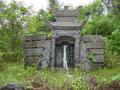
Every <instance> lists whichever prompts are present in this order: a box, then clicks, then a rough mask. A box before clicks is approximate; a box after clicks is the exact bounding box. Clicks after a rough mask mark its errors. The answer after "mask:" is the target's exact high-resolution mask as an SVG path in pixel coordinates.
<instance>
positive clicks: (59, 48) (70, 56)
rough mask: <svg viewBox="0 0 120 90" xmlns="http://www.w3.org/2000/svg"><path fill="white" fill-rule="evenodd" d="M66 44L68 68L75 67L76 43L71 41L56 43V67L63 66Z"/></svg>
mask: <svg viewBox="0 0 120 90" xmlns="http://www.w3.org/2000/svg"><path fill="white" fill-rule="evenodd" d="M64 45H66V46H67V48H66V60H67V65H68V68H73V67H74V44H71V43H69V42H61V43H56V48H55V67H63V54H64Z"/></svg>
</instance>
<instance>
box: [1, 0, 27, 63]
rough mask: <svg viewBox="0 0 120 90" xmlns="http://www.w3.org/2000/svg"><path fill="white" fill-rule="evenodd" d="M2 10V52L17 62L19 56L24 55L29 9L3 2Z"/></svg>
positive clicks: (14, 3)
mask: <svg viewBox="0 0 120 90" xmlns="http://www.w3.org/2000/svg"><path fill="white" fill-rule="evenodd" d="M0 8H1V13H0V51H1V52H3V53H4V55H5V56H4V57H6V56H7V58H8V59H11V61H12V60H13V61H17V60H18V58H17V57H19V56H18V55H21V54H22V37H23V35H24V34H23V33H24V31H25V27H24V23H25V22H26V20H25V18H26V15H28V9H27V8H25V7H24V6H23V5H22V4H21V3H18V2H15V1H13V2H11V3H10V4H9V5H7V4H5V2H2V1H1V2H0ZM9 52H10V53H9ZM5 53H6V54H5ZM8 53H9V55H8ZM13 54H14V55H13ZM3 59H6V58H3ZM21 59H22V58H20V59H19V61H20V60H21Z"/></svg>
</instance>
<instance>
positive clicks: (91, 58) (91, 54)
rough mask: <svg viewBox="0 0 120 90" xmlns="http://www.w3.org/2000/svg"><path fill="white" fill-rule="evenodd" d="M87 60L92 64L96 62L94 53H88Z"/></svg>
mask: <svg viewBox="0 0 120 90" xmlns="http://www.w3.org/2000/svg"><path fill="white" fill-rule="evenodd" d="M87 58H88V60H90V62H95V61H96V59H95V57H94V55H93V53H92V52H89V53H88V55H87Z"/></svg>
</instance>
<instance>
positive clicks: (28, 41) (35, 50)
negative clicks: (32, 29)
mask: <svg viewBox="0 0 120 90" xmlns="http://www.w3.org/2000/svg"><path fill="white" fill-rule="evenodd" d="M50 45H51V41H50V40H48V39H47V37H45V36H38V35H35V36H25V37H24V55H25V59H24V61H25V66H27V65H31V64H33V63H34V64H37V63H39V64H41V67H42V68H45V67H47V66H48V65H49V57H50Z"/></svg>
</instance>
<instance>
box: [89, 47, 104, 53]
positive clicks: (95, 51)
mask: <svg viewBox="0 0 120 90" xmlns="http://www.w3.org/2000/svg"><path fill="white" fill-rule="evenodd" d="M102 48H103V47H102ZM88 51H89V52H92V53H93V54H94V55H99V54H101V55H104V50H103V49H90V50H88Z"/></svg>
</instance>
